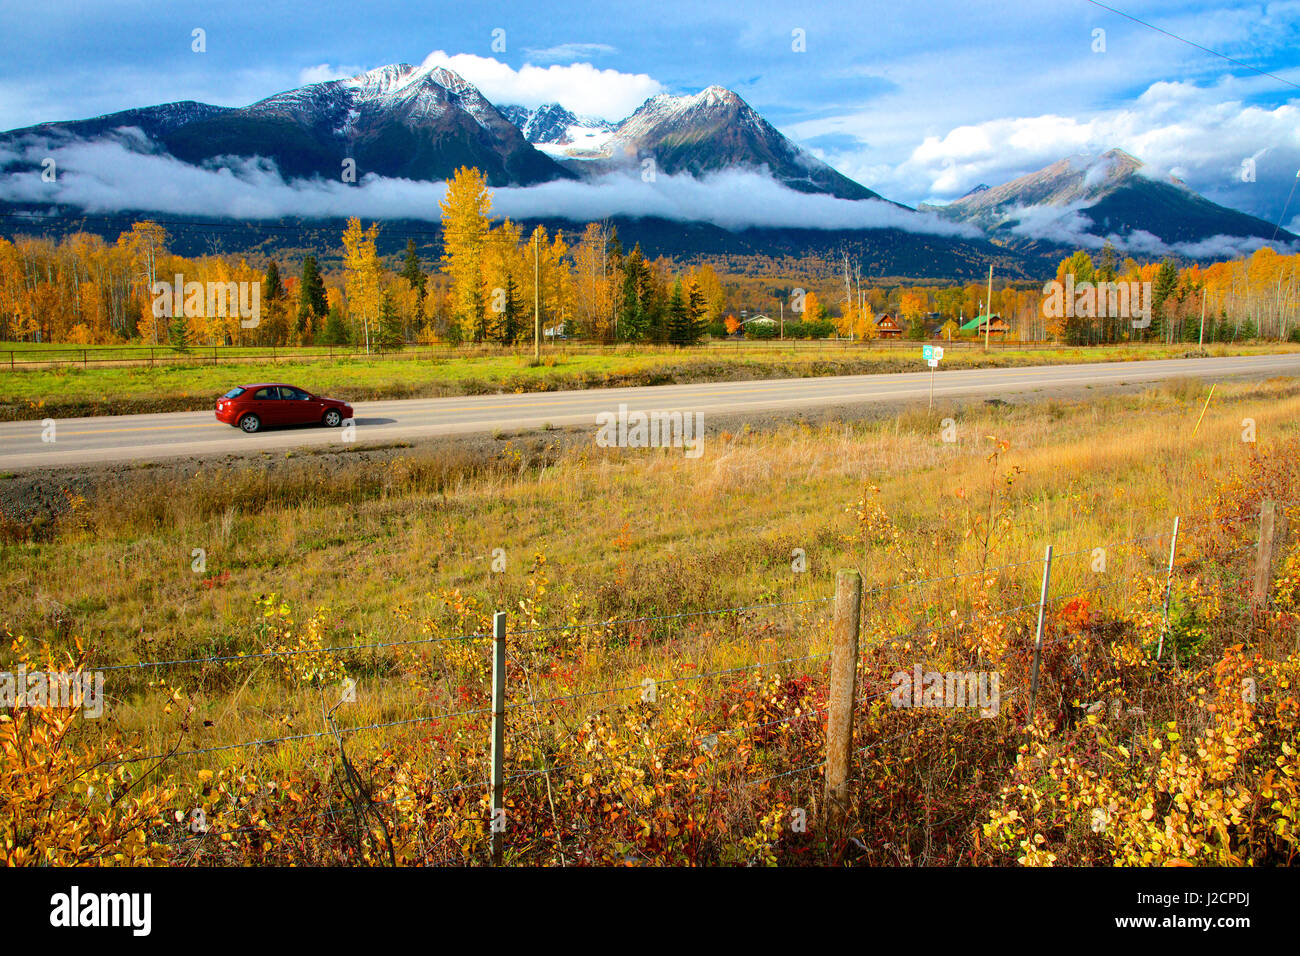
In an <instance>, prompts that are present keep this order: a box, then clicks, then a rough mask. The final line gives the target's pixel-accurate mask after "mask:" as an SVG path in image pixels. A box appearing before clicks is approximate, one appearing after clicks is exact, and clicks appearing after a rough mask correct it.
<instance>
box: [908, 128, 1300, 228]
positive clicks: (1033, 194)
mask: <svg viewBox="0 0 1300 956" xmlns="http://www.w3.org/2000/svg"><path fill="white" fill-rule="evenodd" d="M920 208H921V209H922V210H923V211H927V212H933V213H935V214H937V215H940V216H943V217H944V218H946V219H950V220H953V221H956V222H966V223H972V224H974V225H976V226H978V227H979V228H980V229H982V230H983V231H984V232H985V233H986V234H988V235H989V236H991V237H993V238H995V239H1001V240H1006V241H1008V242H1010V243H1012V244H1015V243H1016V242H1024V241H1034V240H1042V239H1045V238H1049V237H1050V236H1052V234H1053V232H1055V233H1056V234H1058V235H1060V234H1065V233H1071V232H1078V231H1079V229H1080V228H1081V227H1082V229H1083V231H1085V232H1087V233H1088V234H1090V235H1094V236H1116V237H1118V238H1120V239H1128V240H1133V239H1134V238H1138V239H1142V238H1143V237H1141V235H1140V234H1142V233H1145V234H1148V235H1150V236H1153V237H1155V238H1156V239H1159V240H1160V241H1161V242H1162V243H1164V244H1166V245H1170V246H1173V245H1176V244H1192V243H1197V242H1203V241H1205V240H1207V239H1208V238H1210V237H1212V236H1226V237H1229V238H1238V239H1241V238H1271V237H1272V236H1273V235H1274V232H1275V230H1276V227H1275V225H1274V224H1273V223H1270V222H1265V221H1264V220H1263V219H1258V218H1256V217H1254V216H1250V215H1247V214H1246V213H1243V212H1238V211H1237V210H1235V209H1229V208H1227V207H1226V206H1220V205H1218V204H1217V203H1213V202H1211V201H1210V200H1208V199H1206V198H1205V197H1203V196H1201V195H1199V194H1197V193H1196V192H1195V191H1193V190H1191V189H1189V188H1188V187H1187V185H1186V184H1184V183H1183V182H1181V181H1180V180H1178V179H1176V178H1174V177H1172V176H1163V177H1162V176H1156V175H1154V174H1153V173H1152V171H1151V170H1150V169H1149V168H1148V167H1147V166H1146V165H1145V164H1144V163H1143V162H1142V161H1141V160H1139V159H1138V158H1137V157H1135V156H1131V155H1129V154H1128V153H1126V152H1124V150H1122V149H1111V150H1108V151H1106V152H1104V153H1102V154H1100V155H1080V156H1073V157H1069V158H1066V159H1062V160H1060V161H1058V162H1055V163H1052V164H1051V165H1050V166H1046V167H1044V168H1043V169H1040V170H1038V171H1036V172H1032V173H1029V174H1027V175H1024V176H1020V177H1018V178H1016V179H1013V180H1011V181H1010V182H1006V183H1003V184H1002V185H1000V186H994V187H989V186H986V185H983V184H981V185H980V186H976V187H975V188H974V189H972V190H971V191H970V192H968V193H966V195H964V196H962V197H961V198H960V199H957V200H954V201H953V202H951V203H948V204H947V205H943V206H927V205H924V204H922V206H921V207H920ZM1079 216H1082V217H1085V218H1086V220H1087V221H1086V222H1080V221H1079V220H1078V219H1077V218H1076V217H1079ZM1276 233H1277V235H1278V236H1279V237H1280V238H1283V239H1286V240H1288V241H1289V240H1291V239H1294V238H1295V237H1294V236H1292V235H1291V234H1290V233H1288V232H1285V231H1282V230H1276Z"/></svg>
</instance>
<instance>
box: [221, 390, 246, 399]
mask: <svg viewBox="0 0 1300 956" xmlns="http://www.w3.org/2000/svg"><path fill="white" fill-rule="evenodd" d="M243 394H244V390H243V389H242V388H232V389H231V390H230V391H228V392H226V394H225V395H223V396H221V397H222V398H238V397H239V396H240V395H243Z"/></svg>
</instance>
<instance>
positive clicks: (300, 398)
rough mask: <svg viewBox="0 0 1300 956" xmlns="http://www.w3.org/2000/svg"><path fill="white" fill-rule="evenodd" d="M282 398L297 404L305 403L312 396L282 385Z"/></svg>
mask: <svg viewBox="0 0 1300 956" xmlns="http://www.w3.org/2000/svg"><path fill="white" fill-rule="evenodd" d="M280 397H281V398H288V399H291V400H293V401H295V402H305V401H307V399H308V398H310V397H311V396H309V395H308V394H307V393H306V392H304V391H302V389H298V388H289V387H288V386H287V385H281V386H280Z"/></svg>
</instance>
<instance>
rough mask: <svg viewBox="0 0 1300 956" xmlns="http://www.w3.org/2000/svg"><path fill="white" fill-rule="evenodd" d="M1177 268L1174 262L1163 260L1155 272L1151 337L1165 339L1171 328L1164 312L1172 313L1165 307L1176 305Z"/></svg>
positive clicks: (1152, 287) (1171, 310) (1152, 292)
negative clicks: (1171, 301)
mask: <svg viewBox="0 0 1300 956" xmlns="http://www.w3.org/2000/svg"><path fill="white" fill-rule="evenodd" d="M1177 293H1178V267H1177V266H1176V265H1174V260H1172V259H1165V261H1164V262H1162V263H1160V269H1159V271H1158V272H1156V279H1155V282H1153V283H1152V286H1151V329H1150V332H1151V334H1152V336H1153V337H1160V338H1167V337H1168V332H1169V329H1170V326H1171V320H1170V319H1169V318H1166V312H1167V311H1168V312H1171V313H1172V312H1173V309H1172V308H1170V309H1168V310H1167V309H1166V308H1165V306H1166V305H1170V304H1171V303H1170V300H1171V299H1172V300H1173V303H1172V304H1177V301H1178V298H1177Z"/></svg>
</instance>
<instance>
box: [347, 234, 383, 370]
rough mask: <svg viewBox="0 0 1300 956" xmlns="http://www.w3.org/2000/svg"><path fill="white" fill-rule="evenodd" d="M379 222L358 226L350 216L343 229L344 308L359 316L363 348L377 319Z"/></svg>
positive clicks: (368, 347)
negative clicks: (362, 330) (346, 300)
mask: <svg viewBox="0 0 1300 956" xmlns="http://www.w3.org/2000/svg"><path fill="white" fill-rule="evenodd" d="M378 235H379V223H371V224H370V228H369V229H366V230H362V228H361V220H360V219H358V218H357V217H356V216H353V217H352V218H351V219H349V220H348V227H347V229H346V230H344V232H343V275H344V287H345V288H346V289H347V294H348V308H349V310H350V311H351V313H352V315H353V317H354V318H359V319H360V320H361V323H362V327H363V329H364V331H365V340H366V351H367V352H369V351H370V342H371V332H372V329H373V327H374V325H375V323H376V322H377V321H378V319H379V295H380V285H381V281H380V280H381V278H382V276H381V273H382V267H381V266H380V263H379V255H378V253H377V252H376V251H375V240H376V238H377V237H378Z"/></svg>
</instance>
